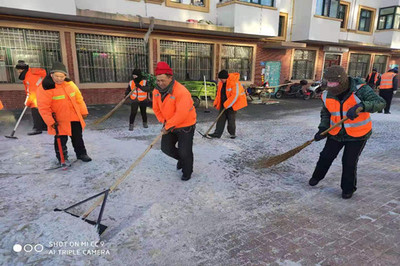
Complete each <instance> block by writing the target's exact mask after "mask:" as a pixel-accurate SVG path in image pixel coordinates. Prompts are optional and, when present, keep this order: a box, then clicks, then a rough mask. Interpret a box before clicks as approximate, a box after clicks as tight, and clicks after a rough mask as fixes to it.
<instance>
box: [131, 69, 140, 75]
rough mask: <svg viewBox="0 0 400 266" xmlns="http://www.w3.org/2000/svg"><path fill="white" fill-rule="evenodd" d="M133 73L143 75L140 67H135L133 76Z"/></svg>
mask: <svg viewBox="0 0 400 266" xmlns="http://www.w3.org/2000/svg"><path fill="white" fill-rule="evenodd" d="M133 75H136V76H138V77H139V76H141V75H142V71H141V70H140V69H139V68H135V69H134V70H133V71H132V76H133Z"/></svg>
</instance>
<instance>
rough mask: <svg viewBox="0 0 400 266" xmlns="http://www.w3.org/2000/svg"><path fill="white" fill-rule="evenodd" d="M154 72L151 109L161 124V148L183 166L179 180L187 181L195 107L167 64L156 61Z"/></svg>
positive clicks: (191, 164)
mask: <svg viewBox="0 0 400 266" xmlns="http://www.w3.org/2000/svg"><path fill="white" fill-rule="evenodd" d="M155 74H156V78H157V85H156V88H155V89H154V91H153V111H154V113H155V115H156V117H157V119H158V121H160V123H162V124H163V125H164V127H163V133H164V135H163V136H162V139H161V150H162V151H163V152H164V153H165V154H167V155H168V156H171V157H172V158H175V159H176V160H178V164H177V166H176V167H177V169H178V170H179V169H182V173H183V175H182V178H181V180H183V181H187V180H189V179H190V178H191V175H192V172H193V135H194V129H195V125H196V109H195V108H194V105H193V100H192V96H191V94H190V92H189V91H188V90H187V89H186V88H185V87H184V86H183V85H182V84H180V83H179V82H177V81H175V79H174V78H173V76H172V74H173V72H172V69H171V68H170V67H169V65H168V64H167V63H165V62H158V64H157V67H156V71H155ZM177 142H178V148H177V147H176V143H177Z"/></svg>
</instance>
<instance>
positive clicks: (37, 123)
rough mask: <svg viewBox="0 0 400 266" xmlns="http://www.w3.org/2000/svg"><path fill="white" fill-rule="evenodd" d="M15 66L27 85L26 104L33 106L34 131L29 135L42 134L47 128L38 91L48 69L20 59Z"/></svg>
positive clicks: (20, 77)
mask: <svg viewBox="0 0 400 266" xmlns="http://www.w3.org/2000/svg"><path fill="white" fill-rule="evenodd" d="M15 68H16V69H17V71H18V73H19V77H18V78H19V79H20V80H22V82H23V83H24V86H25V93H26V100H25V105H26V106H28V107H29V108H31V113H32V119H33V131H31V132H29V133H28V135H37V134H42V131H43V130H47V129H46V124H45V123H44V121H43V119H42V117H41V116H40V114H39V110H38V108H37V107H38V106H37V99H36V91H37V88H38V87H39V86H40V84H41V83H42V81H43V79H44V77H45V76H46V70H44V69H42V68H30V67H29V65H27V64H26V63H25V61H24V60H18V64H17V65H16V66H15Z"/></svg>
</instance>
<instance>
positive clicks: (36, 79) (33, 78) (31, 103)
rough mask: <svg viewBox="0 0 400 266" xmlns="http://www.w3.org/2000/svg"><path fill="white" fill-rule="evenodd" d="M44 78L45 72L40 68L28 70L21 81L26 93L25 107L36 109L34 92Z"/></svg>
mask: <svg viewBox="0 0 400 266" xmlns="http://www.w3.org/2000/svg"><path fill="white" fill-rule="evenodd" d="M44 77H46V70H44V69H42V68H29V69H28V71H27V72H26V75H25V79H24V81H23V83H24V86H25V92H26V100H25V105H26V106H28V107H30V108H37V107H38V105H37V99H36V91H37V89H38V88H39V86H40V84H42V80H43V79H44Z"/></svg>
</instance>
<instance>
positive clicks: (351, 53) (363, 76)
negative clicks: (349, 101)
mask: <svg viewBox="0 0 400 266" xmlns="http://www.w3.org/2000/svg"><path fill="white" fill-rule="evenodd" d="M354 54H356V55H367V56H369V60H368V65H367V67H366V70H365V73H364V74H362V75H361V76H360V78H365V77H366V76H367V75H368V74H369V72H370V70H371V65H372V64H371V63H373V61H372V56H373V54H370V53H365V52H364V53H363V52H361V53H360V52H350V53H349V57H348V60H347V62H348V64H347V73H348V75H349V76H350V66H351V63H352V62H351V56H352V55H354ZM356 69H357V68H356ZM352 77H355V76H352Z"/></svg>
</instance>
